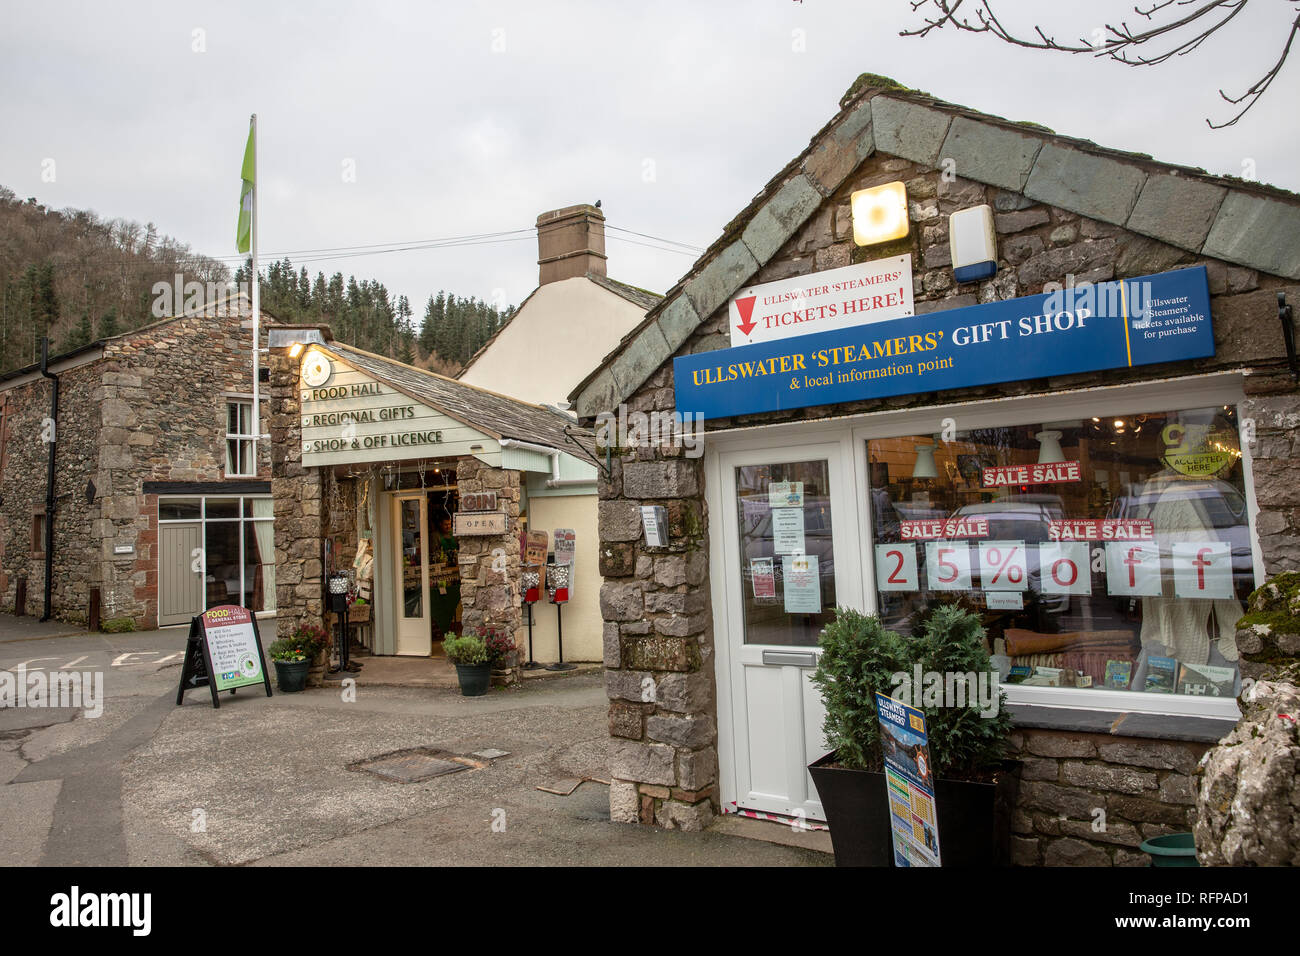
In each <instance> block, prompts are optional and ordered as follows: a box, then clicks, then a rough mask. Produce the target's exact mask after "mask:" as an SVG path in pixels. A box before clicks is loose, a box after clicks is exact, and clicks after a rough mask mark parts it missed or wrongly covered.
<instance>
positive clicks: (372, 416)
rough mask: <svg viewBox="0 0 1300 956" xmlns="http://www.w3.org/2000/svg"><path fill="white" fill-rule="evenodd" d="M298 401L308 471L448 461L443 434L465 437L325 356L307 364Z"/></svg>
mask: <svg viewBox="0 0 1300 956" xmlns="http://www.w3.org/2000/svg"><path fill="white" fill-rule="evenodd" d="M299 395H300V397H301V399H302V407H301V412H300V415H299V423H300V424H301V426H302V456H303V464H304V465H307V466H318V465H334V464H347V463H352V462H362V461H368V460H369V461H373V460H375V459H384V460H396V459H403V458H424V457H428V456H430V455H443V454H446V453H448V452H447V451H446V449H445V448H444V441H445V438H446V436H445V435H444V431H447V430H448V429H458V432H464V431H465V429H464V428H463V427H462V426H460V424H459V423H457V422H455V421H453V420H451V419H449V418H448V417H447V416H445V415H443V414H442V413H441V412H439V411H437V410H435V409H432V408H429V407H428V406H426V405H424V404H421V403H419V402H417V401H415V400H414V399H412V398H411V397H409V396H408V395H405V394H404V393H402V392H399V391H397V390H396V389H394V388H393V387H392V386H390V385H388V384H387V383H386V382H380V381H377V380H375V379H374V378H371V377H370V376H368V375H366V374H364V373H362V372H360V371H358V370H356V369H353V368H351V367H349V366H347V365H346V364H345V363H343V362H333V363H332V362H331V361H330V359H329V358H328V357H327V356H325V355H324V354H322V353H320V352H313V353H309V355H308V356H306V357H305V358H304V361H303V368H302V386H301V391H300V393H299Z"/></svg>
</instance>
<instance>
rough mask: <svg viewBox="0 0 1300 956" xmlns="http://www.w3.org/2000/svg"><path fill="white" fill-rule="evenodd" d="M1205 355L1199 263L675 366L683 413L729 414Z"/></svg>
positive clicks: (1206, 322)
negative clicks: (1121, 279) (1186, 267)
mask: <svg viewBox="0 0 1300 956" xmlns="http://www.w3.org/2000/svg"><path fill="white" fill-rule="evenodd" d="M811 279H812V277H809V278H808V279H806V280H805V282H807V281H811ZM1212 355H1214V331H1213V328H1212V327H1211V320H1210V290H1209V282H1208V280H1207V277H1206V271H1205V267H1204V266H1196V267H1193V268H1190V269H1178V270H1175V271H1173V272H1164V273H1160V274H1159V275H1154V276H1143V277H1141V278H1137V279H1125V280H1123V281H1119V282H1103V283H1098V284H1096V285H1089V286H1080V287H1078V288H1074V289H1066V290H1063V291H1060V292H1054V293H1051V294H1046V295H1036V296H1026V297H1024V298H1020V299H1009V300H1007V301H1005V302H990V303H988V304H986V305H975V306H970V307H968V308H964V309H950V310H948V311H943V312H932V313H929V314H927V315H920V316H909V317H906V318H900V319H891V320H888V321H883V322H874V323H870V324H863V325H855V326H850V327H846V328H836V329H831V330H828V331H824V332H816V333H813V334H810V335H800V336H796V337H794V338H786V339H781V340H777V341H770V342H760V343H757V344H754V345H743V346H740V347H737V348H730V349H723V350H718V351H714V352H700V353H696V354H694V355H684V356H681V357H680V358H677V359H674V360H673V375H674V379H675V388H676V398H677V410H678V411H679V412H681V413H683V414H686V413H696V414H702V415H703V416H704V417H705V418H725V417H727V416H730V415H747V414H753V413H756V412H771V411H779V410H781V409H788V408H806V407H808V406H812V405H834V404H838V403H842V402H852V401H859V400H862V399H870V398H881V397H885V396H891V395H911V394H916V393H918V392H933V391H941V390H947V389H955V388H968V387H971V386H977V385H992V384H996V383H998V382H1009V381H1017V380H1024V379H1030V378H1044V377H1046V376H1051V375H1069V374H1071V373H1075V372H1094V371H1100V370H1102V369H1114V368H1131V367H1133V366H1136V365H1151V364H1155V363H1158V362H1178V361H1185V360H1188V359H1198V358H1208V357H1210V356H1212ZM1067 480H1068V479H1067Z"/></svg>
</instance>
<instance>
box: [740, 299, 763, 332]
mask: <svg viewBox="0 0 1300 956" xmlns="http://www.w3.org/2000/svg"><path fill="white" fill-rule="evenodd" d="M757 301H758V296H756V295H751V296H749V297H748V298H746V299H737V300H736V311H737V312H739V313H740V324H738V325H737V326H736V328H738V329H740V334H741V335H748V334H749V333H750V332H753V331H754V327H755V326H756V325H757V324H758V323H756V322H751V321H750V320H749V317H750V316H751V315H753V314H754V303H755V302H757Z"/></svg>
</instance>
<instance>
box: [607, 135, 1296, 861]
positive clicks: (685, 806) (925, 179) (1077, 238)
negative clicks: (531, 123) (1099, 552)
mask: <svg viewBox="0 0 1300 956" xmlns="http://www.w3.org/2000/svg"><path fill="white" fill-rule="evenodd" d="M845 148H846V149H847V148H848V147H845ZM816 155H818V154H814V159H815V158H816ZM809 162H813V159H810V160H809ZM792 170H793V167H792ZM790 176H791V179H790V184H793V183H794V182H795V180H796V178H797V177H795V175H794V173H793V172H790ZM894 180H903V181H904V182H905V183H906V186H907V192H908V197H909V201H910V204H911V206H910V216H911V221H912V231H911V234H910V235H909V236H908V237H907V238H906V239H904V240H900V241H899V242H897V243H894V244H891V245H887V246H880V247H875V248H871V249H859V248H857V247H855V246H854V244H853V241H852V216H851V211H850V204H849V199H850V195H851V194H852V192H854V191H855V190H858V189H864V188H867V187H870V186H875V185H879V184H882V183H886V182H891V181H894ZM788 193H790V194H794V195H796V196H799V195H802V193H800V192H799V190H798V189H794V187H793V185H791V188H790V189H789V190H787V189H785V188H783V187H778V186H774V187H773V189H772V190H771V193H770V195H771V196H772V199H771V202H770V206H771V207H777V206H780V205H781V203H782V202H783V200H782V198H781V197H783V196H786V195H787V194H788ZM814 199H815V200H816V202H814V206H815V209H814V211H813V212H812V213H811V215H810V217H809V218H808V219H807V221H806V222H805V223H804V225H803V226H801V227H800V228H799V229H797V230H796V231H795V232H794V233H793V235H791V236H790V238H789V239H788V240H785V241H784V242H781V243H778V242H775V241H774V242H772V243H771V244H770V245H769V246H767V249H766V251H764V253H763V254H762V255H761V256H760V253H759V252H757V251H756V252H753V254H752V255H751V254H750V253H748V252H734V250H735V249H736V247H737V246H740V245H741V244H742V243H741V240H742V239H743V242H744V243H747V244H749V248H750V249H757V248H762V247H763V246H764V242H765V239H764V236H765V232H764V230H766V229H768V228H769V227H771V229H772V230H775V229H776V227H777V225H778V224H779V223H780V221H781V219H782V213H781V210H780V209H777V210H776V211H775V212H771V213H770V214H769V207H768V206H765V207H763V211H762V212H760V214H759V215H756V216H755V217H754V218H753V219H752V220H750V221H749V222H748V223H747V222H745V221H737V222H733V223H732V224H731V225H729V226H728V228H727V235H726V236H725V237H724V239H723V241H722V245H723V246H726V249H725V251H724V253H723V254H722V255H721V256H720V257H719V259H717V260H714V261H712V262H710V263H709V264H707V265H706V266H704V267H703V268H702V269H701V270H700V271H698V272H697V273H695V274H694V275H693V276H692V277H689V278H688V279H687V280H685V282H684V284H683V286H682V287H681V289H682V290H684V291H682V292H681V294H680V295H678V296H677V297H676V299H673V293H672V292H670V300H672V301H671V304H670V305H669V306H668V307H667V308H666V309H665V310H664V312H663V314H662V315H661V316H659V318H658V322H659V327H660V328H677V327H679V324H680V323H683V322H684V323H688V325H687V327H689V323H692V322H693V321H694V318H695V316H696V315H699V316H702V321H701V322H700V324H699V325H698V327H696V328H695V329H694V331H692V332H691V333H690V334H689V335H687V336H686V338H685V340H684V341H682V344H681V346H680V347H679V348H678V349H677V350H676V352H675V354H676V355H684V354H691V353H698V352H707V351H712V350H717V349H723V348H727V347H728V346H729V344H730V341H729V333H728V329H727V323H728V313H727V301H728V299H729V296H730V295H731V294H732V293H734V291H735V290H736V289H737V288H738V287H739V286H740V285H741V284H742V283H743V284H746V285H748V284H755V283H758V282H768V281H774V280H777V279H784V278H789V277H793V276H801V275H807V274H809V273H812V272H816V271H821V270H824V269H832V268H836V267H838V266H844V265H848V264H850V263H852V262H857V261H861V260H864V259H874V258H880V257H884V256H891V255H901V254H909V255H910V256H911V258H912V263H913V281H914V293H915V300H916V311H917V313H918V314H924V313H928V312H932V311H936V310H940V309H953V308H961V307H964V306H971V305H976V304H979V303H986V302H992V301H998V300H1004V299H1010V298H1015V297H1018V296H1027V295H1033V294H1037V293H1041V292H1042V291H1043V290H1044V285H1045V284H1048V283H1059V284H1062V285H1068V284H1070V283H1071V282H1083V281H1094V282H1095V281H1104V280H1110V279H1116V278H1127V277H1132V276H1140V275H1148V274H1154V273H1158V272H1162V271H1165V270H1169V269H1174V268H1178V267H1182V266H1189V265H1197V264H1203V265H1205V266H1206V268H1207V272H1208V275H1209V283H1210V293H1211V296H1212V309H1213V317H1214V334H1215V345H1216V352H1217V354H1216V355H1215V356H1214V357H1212V358H1208V359H1202V360H1197V361H1194V362H1180V363H1170V364H1166V365H1155V366H1147V367H1139V368H1132V369H1116V370H1108V371H1102V372H1092V373H1084V374H1075V375H1065V376H1058V377H1053V378H1042V379H1030V380H1025V381H1018V382H1009V383H1005V384H1000V385H993V386H986V387H979V388H967V389H960V390H952V391H948V392H945V393H943V394H941V395H937V394H935V393H922V394H917V395H903V396H895V397H889V398H881V399H873V400H866V401H859V402H853V403H847V404H842V405H835V406H826V407H814V408H805V409H796V410H789V411H783V412H774V413H765V414H761V415H746V416H737V417H735V418H727V419H716V420H712V421H710V422H708V427H709V428H710V429H737V428H744V427H751V426H759V425H767V424H774V423H780V422H792V421H804V420H816V419H821V418H825V417H828V416H831V415H834V416H850V415H863V414H871V413H875V412H884V411H890V410H894V409H899V408H907V407H912V408H918V407H925V406H934V405H939V404H945V405H946V404H950V403H959V402H970V401H986V400H990V399H995V398H1001V397H1017V396H1027V395H1039V394H1050V393H1052V392H1056V391H1062V390H1070V389H1081V388H1089V387H1097V386H1113V385H1121V384H1125V383H1139V382H1145V381H1152V380H1159V379H1165V378H1170V377H1177V376H1186V375H1193V374H1197V373H1209V372H1215V371H1224V370H1230V369H1245V370H1248V371H1249V373H1250V374H1249V375H1248V377H1247V378H1246V390H1247V400H1246V401H1245V402H1244V403H1243V405H1242V407H1241V414H1242V416H1243V418H1247V419H1251V420H1252V422H1253V429H1254V443H1253V445H1252V453H1253V455H1254V457H1255V461H1256V465H1255V472H1254V480H1255V488H1256V496H1257V499H1258V503H1259V506H1260V515H1259V519H1258V531H1259V535H1260V541H1261V545H1262V548H1263V555H1264V561H1265V566H1266V570H1267V572H1268V573H1275V572H1276V571H1278V570H1282V569H1285V568H1288V567H1295V566H1296V562H1297V561H1298V560H1300V555H1298V554H1297V548H1296V542H1297V540H1298V535H1300V497H1298V496H1300V458H1297V456H1295V455H1294V454H1293V453H1292V452H1293V447H1294V445H1293V442H1294V432H1295V427H1296V425H1297V424H1298V423H1300V393H1298V392H1297V390H1296V387H1295V385H1294V383H1292V382H1291V380H1290V377H1289V375H1285V374H1280V369H1281V368H1282V367H1283V365H1284V357H1285V351H1284V348H1283V345H1282V336H1281V330H1280V329H1279V327H1278V322H1277V308H1276V293H1277V292H1278V291H1286V292H1287V294H1288V297H1289V298H1290V299H1291V300H1292V301H1295V300H1300V285H1297V284H1296V283H1294V282H1288V281H1287V280H1283V279H1281V278H1278V277H1276V276H1272V275H1268V274H1265V273H1261V272H1257V271H1255V270H1253V269H1248V268H1242V267H1238V266H1235V265H1229V264H1227V263H1225V262H1222V261H1218V260H1214V259H1206V258H1204V257H1202V256H1199V255H1197V254H1195V253H1191V252H1187V251H1185V250H1183V249H1181V248H1177V247H1175V246H1172V245H1167V244H1165V243H1162V242H1160V241H1157V240H1155V239H1150V238H1146V237H1143V236H1139V235H1136V234H1134V233H1131V232H1127V231H1126V230H1124V229H1123V228H1121V227H1119V226H1115V225H1111V224H1108V223H1105V222H1101V221H1097V220H1093V219H1089V218H1087V217H1086V216H1081V215H1079V214H1077V213H1073V212H1069V211H1067V210H1064V209H1060V208H1057V207H1054V206H1050V205H1046V204H1044V203H1040V202H1035V201H1033V200H1031V199H1029V198H1027V197H1025V196H1024V195H1022V194H1020V193H1017V192H1014V191H1010V190H1007V189H1001V188H997V187H992V186H985V185H982V184H980V183H977V182H973V181H970V180H965V179H962V178H961V177H959V176H952V175H946V174H945V173H944V172H943V171H942V170H941V169H939V168H935V167H931V166H927V165H924V164H920V163H914V162H911V161H908V160H905V159H899V158H896V157H891V156H888V155H885V154H883V153H878V154H876V155H873V156H871V157H870V158H868V159H867V160H866V161H865V162H863V163H862V164H861V165H860V166H859V167H858V168H857V170H856V171H855V172H854V173H852V174H850V175H849V176H848V177H847V178H846V179H845V180H844V182H843V183H842V185H841V186H840V187H839V188H837V189H836V190H835V191H834V192H833V193H832V194H831V195H829V196H827V197H826V198H824V199H821V198H820V197H814ZM986 202H987V203H988V204H990V205H991V206H992V207H993V209H994V211H995V227H996V230H997V233H998V243H999V248H998V255H999V261H998V271H997V273H996V274H995V275H994V276H993V277H992V278H989V279H987V280H983V281H980V282H973V283H957V282H956V281H955V279H954V278H953V275H952V269H951V258H950V252H949V248H948V233H947V216H948V215H949V214H950V213H952V212H954V211H956V210H958V209H962V208H967V207H970V206H974V205H978V204H981V203H986ZM785 212H786V213H788V214H789V215H790V216H794V215H796V213H798V214H799V215H803V214H806V212H807V207H804V209H802V210H795V209H794V208H791V209H788V210H785ZM742 232H743V234H742ZM733 237H740V238H737V239H736V241H735V242H732V244H731V245H729V246H727V245H726V243H727V242H729V241H731V239H732V238H733ZM778 245H779V248H776V251H775V253H774V254H772V253H771V249H772V248H774V247H777V246H778ZM755 257H758V259H759V260H760V261H765V262H766V264H765V265H763V266H762V268H761V269H760V270H759V272H758V274H757V275H756V276H754V277H753V278H749V277H748V273H747V272H746V271H745V269H744V263H745V261H748V262H750V263H753V262H754V261H755ZM732 260H736V261H735V262H732ZM728 263H730V265H729V264H728ZM733 266H734V268H733ZM647 334H648V333H647ZM665 334H666V333H665ZM675 340H677V341H680V340H681V339H680V337H678V338H677V339H675ZM639 341H640V340H638V342H639ZM648 354H651V353H650V352H648V351H646V350H644V349H640V348H639V346H638V344H637V342H634V343H633V346H632V347H629V348H628V349H627V350H626V351H625V352H624V353H623V354H621V355H620V356H618V357H617V358H616V359H615V360H614V362H613V363H612V366H611V370H612V376H613V380H616V381H619V380H623V379H624V378H627V377H633V378H634V379H635V380H638V381H640V380H642V378H643V377H644V381H643V384H641V385H640V386H639V387H638V388H636V389H635V391H634V392H633V393H632V394H631V395H630V396H629V397H628V398H627V400H626V401H627V405H628V410H629V411H643V412H649V411H655V410H657V411H665V412H671V411H672V410H673V409H674V404H675V403H674V394H673V377H672V364H671V360H669V361H667V362H662V363H661V364H658V365H657V366H656V365H653V364H651V365H650V367H647V368H642V367H640V366H639V364H638V363H645V362H646V356H647V355H648ZM653 361H654V362H659V361H660V360H659V359H654V360H653ZM645 376H648V377H645ZM593 388H595V386H593ZM1136 410H1137V409H1135V411H1136ZM936 426H937V420H936ZM706 446H707V441H706ZM621 452H622V454H616V456H615V458H614V468H613V473H612V474H611V476H609V478H608V479H603V480H602V481H601V483H600V489H599V490H600V499H601V500H600V506H599V507H600V537H601V543H600V552H601V570H602V574H604V576H605V583H604V585H603V586H602V589H601V610H602V615H603V617H604V620H605V630H604V636H605V663H606V668H607V681H608V695H609V699H610V735H611V738H612V740H611V775H612V777H613V785H612V787H611V791H610V807H611V813H612V816H613V819H615V820H618V821H624V822H631V821H640V822H643V823H650V822H654V823H658V824H660V825H663V826H668V827H692V828H694V827H700V826H704V825H706V824H707V823H708V821H709V819H710V815H711V814H712V813H713V812H714V811H715V810H716V808H717V791H716V786H717V780H718V778H717V743H716V734H717V732H716V726H717V725H716V705H715V700H716V695H715V692H714V691H715V689H714V686H713V650H714V641H715V635H713V633H712V627H711V621H712V618H711V611H710V608H711V604H710V591H709V582H708V580H707V573H708V570H707V569H708V515H707V514H706V511H705V501H704V472H703V469H702V468H701V463H700V462H699V461H689V460H686V459H682V458H680V457H679V455H680V453H679V452H675V451H673V450H672V449H669V448H666V447H664V448H639V449H622V450H621ZM643 504H662V505H665V506H666V507H667V508H668V509H669V516H670V524H671V527H670V540H671V544H670V547H669V548H667V549H662V550H660V549H650V548H647V547H646V546H645V545H644V544H643V543H642V540H641V527H640V516H639V507H640V506H641V505H643ZM646 695H649V696H646ZM1019 739H1020V740H1021V741H1022V746H1029V744H1028V743H1025V741H1036V740H1039V739H1043V740H1046V739H1047V738H1044V737H1042V735H1040V734H1038V733H1037V732H1030V731H1025V732H1023V733H1022V734H1021V736H1020V738H1019ZM1071 739H1073V738H1071ZM1078 739H1079V741H1081V742H1079V743H1078V744H1077V748H1076V749H1078V750H1079V753H1078V754H1075V755H1063V756H1061V757H1058V758H1053V757H1051V756H1050V755H1048V754H1038V753H1035V752H1033V751H1032V750H1031V751H1029V755H1030V757H1032V759H1034V760H1039V761H1042V760H1052V759H1055V760H1058V761H1059V763H1058V764H1057V765H1056V766H1055V769H1053V768H1052V767H1050V766H1049V765H1048V764H1047V763H1036V764H1034V768H1035V769H1034V770H1033V771H1031V773H1037V774H1041V775H1042V776H1040V777H1038V778H1036V779H1029V780H1028V781H1027V787H1026V789H1025V791H1024V796H1022V802H1021V803H1022V806H1021V809H1022V813H1021V817H1020V824H1019V825H1020V827H1021V832H1020V834H1019V837H1020V840H1019V845H1020V849H1019V850H1018V854H1019V856H1020V858H1021V859H1023V860H1024V861H1027V862H1028V861H1031V860H1033V861H1035V862H1044V863H1049V862H1069V861H1070V860H1071V858H1077V859H1078V860H1080V861H1093V862H1102V858H1103V857H1105V859H1106V861H1108V862H1119V863H1127V862H1133V861H1134V859H1135V858H1134V857H1133V856H1132V855H1131V851H1132V848H1134V847H1135V846H1136V844H1137V843H1138V842H1140V838H1141V837H1142V836H1143V835H1144V834H1145V833H1146V832H1147V831H1151V832H1155V828H1158V827H1165V826H1180V825H1181V826H1182V828H1183V829H1186V828H1187V823H1188V820H1189V817H1188V816H1187V809H1186V808H1188V807H1190V806H1191V804H1192V798H1191V783H1190V777H1189V774H1190V773H1191V771H1192V768H1193V767H1194V765H1195V755H1196V745H1191V744H1188V745H1183V744H1167V743H1160V742H1150V741H1144V740H1138V739H1133V738H1105V737H1101V738H1097V739H1092V738H1082V737H1080V738H1078ZM1035 746H1038V744H1035ZM1041 746H1042V747H1051V746H1053V745H1052V744H1048V743H1044V744H1042V745H1041ZM1072 746H1074V745H1072ZM1125 760H1128V761H1130V763H1129V764H1125V762H1124V761H1125ZM1153 762H1154V763H1153ZM1066 801H1069V802H1068V805H1067V803H1066ZM1093 807H1102V808H1103V809H1105V810H1106V812H1107V814H1108V817H1109V818H1110V819H1111V820H1113V821H1114V826H1113V827H1112V828H1111V829H1110V830H1109V831H1108V833H1107V834H1102V835H1098V834H1095V833H1092V831H1091V830H1089V831H1088V834H1089V835H1085V834H1083V833H1081V832H1079V828H1078V826H1076V824H1078V823H1084V824H1087V825H1088V826H1091V820H1090V817H1089V816H1088V814H1089V813H1090V811H1091V808H1093ZM1160 807H1163V808H1164V809H1158V808H1160ZM1171 807H1172V808H1173V809H1170V808H1171ZM1080 810H1083V811H1085V812H1084V815H1083V816H1082V817H1077V816H1071V814H1077V812H1078V811H1080ZM1061 812H1065V813H1066V815H1067V819H1066V821H1065V822H1066V823H1068V824H1069V825H1068V826H1065V827H1063V828H1059V829H1058V832H1056V833H1048V832H1045V831H1044V830H1043V829H1042V828H1044V827H1046V828H1048V829H1050V828H1051V827H1052V826H1054V825H1055V824H1053V823H1051V822H1050V821H1049V820H1048V817H1049V816H1050V817H1051V818H1052V819H1056V815H1058V814H1059V813H1061ZM1060 822H1061V821H1059V820H1058V821H1057V823H1060ZM1026 826H1027V827H1029V830H1027V831H1026V830H1024V827H1026ZM1067 841H1073V842H1067ZM1119 847H1127V848H1128V849H1127V850H1124V852H1123V853H1121V852H1120V850H1119V849H1117V848H1119Z"/></svg>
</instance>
